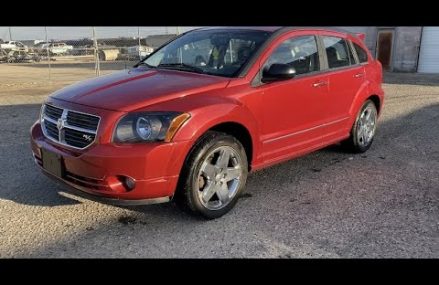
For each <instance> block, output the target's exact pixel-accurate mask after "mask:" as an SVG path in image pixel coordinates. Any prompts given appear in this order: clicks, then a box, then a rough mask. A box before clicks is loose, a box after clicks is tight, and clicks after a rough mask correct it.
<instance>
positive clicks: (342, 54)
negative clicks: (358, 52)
mask: <svg viewBox="0 0 439 285" xmlns="http://www.w3.org/2000/svg"><path fill="white" fill-rule="evenodd" d="M323 44H324V46H325V50H326V56H327V58H328V66H329V68H338V67H344V66H349V65H351V62H350V58H349V49H348V45H347V42H346V41H345V40H344V39H342V38H339V37H328V36H324V37H323ZM353 64H355V63H353Z"/></svg>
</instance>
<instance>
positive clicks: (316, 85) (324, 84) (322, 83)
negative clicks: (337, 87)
mask: <svg viewBox="0 0 439 285" xmlns="http://www.w3.org/2000/svg"><path fill="white" fill-rule="evenodd" d="M326 85H328V82H326V81H318V82H314V83H313V84H312V87H314V88H319V87H322V86H326Z"/></svg>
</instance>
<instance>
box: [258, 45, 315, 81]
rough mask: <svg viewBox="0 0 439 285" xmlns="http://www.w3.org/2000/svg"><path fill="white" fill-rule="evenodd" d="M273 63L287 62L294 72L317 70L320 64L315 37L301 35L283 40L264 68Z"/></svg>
mask: <svg viewBox="0 0 439 285" xmlns="http://www.w3.org/2000/svg"><path fill="white" fill-rule="evenodd" d="M273 63H283V64H288V65H290V66H292V67H294V68H295V69H296V74H305V73H309V72H313V71H318V70H319V68H320V64H319V54H318V51H317V43H316V39H315V37H314V36H301V37H295V38H292V39H288V40H286V41H284V42H283V43H281V44H280V45H279V46H278V47H277V48H276V50H274V52H273V53H272V54H271V56H270V57H269V59H268V60H267V63H266V64H265V66H264V68H270V66H271V65H272V64H273Z"/></svg>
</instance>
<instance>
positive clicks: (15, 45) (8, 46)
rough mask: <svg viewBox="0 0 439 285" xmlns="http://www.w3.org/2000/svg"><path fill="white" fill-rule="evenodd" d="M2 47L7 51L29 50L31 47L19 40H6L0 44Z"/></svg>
mask: <svg viewBox="0 0 439 285" xmlns="http://www.w3.org/2000/svg"><path fill="white" fill-rule="evenodd" d="M0 48H2V49H4V50H6V51H11V50H16V51H25V52H27V51H29V48H28V47H27V46H26V45H24V44H23V43H22V42H17V41H7V42H4V43H2V44H0Z"/></svg>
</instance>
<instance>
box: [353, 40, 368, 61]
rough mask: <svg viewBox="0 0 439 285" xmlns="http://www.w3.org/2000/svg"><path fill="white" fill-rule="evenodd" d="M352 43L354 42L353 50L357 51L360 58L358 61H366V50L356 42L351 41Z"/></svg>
mask: <svg viewBox="0 0 439 285" xmlns="http://www.w3.org/2000/svg"><path fill="white" fill-rule="evenodd" d="M353 44H354V48H355V51H356V52H357V55H358V59H359V60H360V63H363V62H367V52H366V51H365V50H364V49H363V48H362V47H360V46H359V45H357V44H356V43H353Z"/></svg>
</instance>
